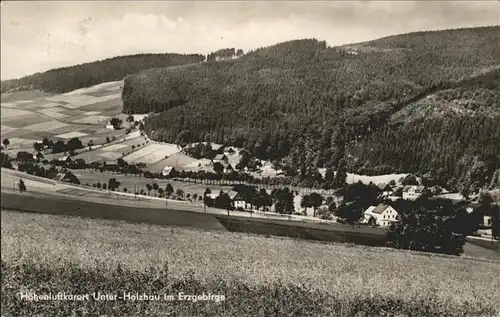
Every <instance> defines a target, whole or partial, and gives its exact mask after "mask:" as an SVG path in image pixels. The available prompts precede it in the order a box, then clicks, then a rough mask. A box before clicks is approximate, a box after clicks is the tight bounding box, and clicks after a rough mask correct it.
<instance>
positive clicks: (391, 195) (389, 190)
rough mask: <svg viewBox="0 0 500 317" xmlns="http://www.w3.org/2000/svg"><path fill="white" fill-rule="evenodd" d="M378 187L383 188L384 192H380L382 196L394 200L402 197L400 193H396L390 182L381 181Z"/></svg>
mask: <svg viewBox="0 0 500 317" xmlns="http://www.w3.org/2000/svg"><path fill="white" fill-rule="evenodd" d="M377 187H378V188H379V189H380V190H382V193H381V194H380V197H381V198H385V199H390V200H392V201H395V200H398V199H400V198H401V197H399V196H398V195H396V193H395V192H394V190H393V189H392V187H391V186H390V185H389V184H385V183H380V184H378V185H377Z"/></svg>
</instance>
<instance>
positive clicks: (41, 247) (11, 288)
mask: <svg viewBox="0 0 500 317" xmlns="http://www.w3.org/2000/svg"><path fill="white" fill-rule="evenodd" d="M1 216H2V223H1V228H2V232H1V238H2V239H1V247H2V316H9V315H17V316H20V315H23V316H28V315H30V316H34V315H38V316H42V315H45V316H46V315H57V314H56V312H58V314H59V315H61V316H69V315H76V316H79V315H86V314H87V315H107V316H123V315H127V316H144V315H153V316H164V315H169V316H494V315H495V313H496V311H498V310H499V309H500V303H499V301H498V298H500V280H499V279H497V278H496V277H497V276H498V271H499V269H500V263H499V262H493V261H487V260H479V259H471V258H453V257H446V256H423V255H422V254H419V253H410V252H400V251H395V250H391V249H385V248H369V247H359V246H349V245H338V244H323V243H313V242H308V241H301V240H293V239H285V238H267V237H264V236H255V235H247V234H239V233H229V232H211V231H202V230H196V229H180V228H174V227H162V226H148V225H137V224H130V223H125V222H119V221H103V220H91V219H82V218H73V217H65V216H55V215H42V214H31V213H18V212H9V211H2V213H1ZM30 289H31V290H34V291H36V292H37V293H44V292H45V293H48V292H50V291H52V292H53V293H57V292H62V291H65V292H66V293H72V294H85V293H92V292H94V291H101V292H104V293H120V292H122V291H130V292H139V293H142V292H145V293H146V294H163V293H167V294H175V293H177V292H185V293H186V294H202V293H203V292H205V293H207V294H208V293H211V294H222V295H224V296H225V297H226V300H225V301H222V302H219V303H216V302H213V301H208V302H197V303H193V302H189V301H151V302H143V301H141V302H133V301H93V300H91V301H83V302H74V301H61V302H56V301H50V302H30V301H22V300H20V299H19V298H18V297H17V296H18V292H19V291H21V290H30Z"/></svg>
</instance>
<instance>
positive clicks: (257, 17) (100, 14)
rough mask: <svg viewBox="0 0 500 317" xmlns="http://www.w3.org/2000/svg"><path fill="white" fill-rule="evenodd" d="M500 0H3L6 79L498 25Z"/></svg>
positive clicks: (2, 19)
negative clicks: (131, 58)
mask: <svg viewBox="0 0 500 317" xmlns="http://www.w3.org/2000/svg"><path fill="white" fill-rule="evenodd" d="M499 21H500V1H496V0H491V1H480V0H477V1H334V0H332V1H289V2H288V1H161V2H160V1H154V2H150V1H122V2H118V1H67V2H63V1H54V2H52V1H26V2H24V1H2V6H1V68H0V70H1V79H2V80H4V79H10V78H18V77H22V76H25V75H29V74H33V73H36V72H40V71H45V70H48V69H51V68H57V67H64V66H71V65H76V64H81V63H86V62H91V61H95V60H100V59H105V58H110V57H114V56H118V55H126V54H137V53H201V54H207V53H209V52H212V51H215V50H217V49H220V48H226V47H235V48H242V49H243V50H244V51H248V50H252V49H256V48H259V47H263V46H268V45H273V44H276V43H279V42H284V41H288V40H293V39H301V38H317V39H319V40H324V41H326V42H327V43H328V44H330V45H342V44H348V43H355V42H361V41H366V40H372V39H376V38H380V37H383V36H388V35H394V34H399V33H407V32H413V31H422V30H439V29H449V28H460V27H473V26H490V25H499Z"/></svg>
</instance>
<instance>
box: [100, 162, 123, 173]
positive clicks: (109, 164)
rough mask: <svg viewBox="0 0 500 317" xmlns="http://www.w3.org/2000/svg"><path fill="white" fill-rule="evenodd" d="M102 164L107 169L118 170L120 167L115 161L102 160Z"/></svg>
mask: <svg viewBox="0 0 500 317" xmlns="http://www.w3.org/2000/svg"><path fill="white" fill-rule="evenodd" d="M102 165H103V166H102V167H103V168H104V169H105V170H107V171H119V169H120V168H119V166H118V163H117V162H116V161H104V162H103V164H102Z"/></svg>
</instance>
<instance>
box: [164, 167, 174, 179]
mask: <svg viewBox="0 0 500 317" xmlns="http://www.w3.org/2000/svg"><path fill="white" fill-rule="evenodd" d="M174 174H175V168H174V167H173V166H168V165H167V166H165V168H164V169H163V171H162V175H163V176H165V177H169V176H173V175H174Z"/></svg>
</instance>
